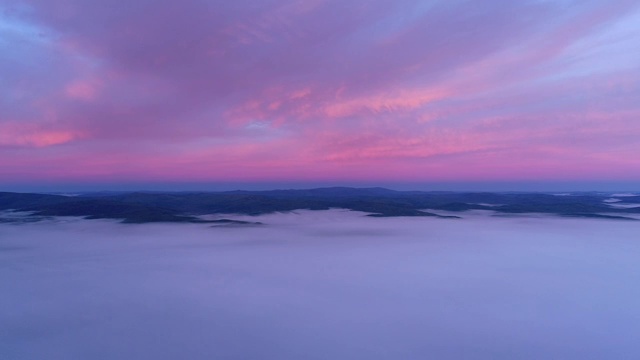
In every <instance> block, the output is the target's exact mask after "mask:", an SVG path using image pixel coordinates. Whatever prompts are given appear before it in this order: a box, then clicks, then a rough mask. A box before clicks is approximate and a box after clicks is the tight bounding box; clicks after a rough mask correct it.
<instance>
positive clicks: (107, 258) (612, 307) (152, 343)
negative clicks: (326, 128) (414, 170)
mask: <svg viewBox="0 0 640 360" xmlns="http://www.w3.org/2000/svg"><path fill="white" fill-rule="evenodd" d="M464 217H465V219H464V220H455V219H452V220H443V219H435V218H424V217H419V218H371V217H366V216H364V214H363V213H358V212H352V211H345V210H331V211H296V212H292V213H288V214H269V215H262V216H259V217H250V216H246V219H250V220H252V221H260V222H263V223H264V224H265V225H264V226H259V227H226V226H216V227H211V225H210V224H144V225H123V224H119V223H117V222H116V221H113V220H82V219H78V218H51V219H48V220H44V221H40V222H37V223H29V224H16V223H4V224H0V288H2V292H3V295H2V296H0V358H3V359H4V358H6V359H15V360H22V359H41V358H47V359H66V360H69V359H72V360H73V359H154V360H160V359H176V358H185V359H360V358H366V359H425V358H434V359H492V360H493V359H581V360H582V359H606V358H609V359H620V358H633V357H637V356H640V350H639V348H638V346H637V341H636V337H635V334H637V333H638V332H639V331H640V325H638V322H637V319H638V317H639V316H640V310H639V309H638V307H637V306H636V299H637V297H638V295H640V290H638V287H637V286H636V285H637V284H638V281H639V280H640V279H639V278H638V275H637V274H640V262H638V261H637V259H638V257H637V254H638V253H640V243H638V242H637V241H636V238H637V233H638V229H639V226H640V225H638V222H633V221H631V222H624V221H610V220H603V219H570V218H554V217H549V216H547V217H544V216H540V217H532V216H518V217H491V216H487V214H482V213H465V216H464ZM234 219H236V220H244V219H245V217H243V216H238V217H235V218H234Z"/></svg>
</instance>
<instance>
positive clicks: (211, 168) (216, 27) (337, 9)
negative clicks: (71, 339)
mask: <svg viewBox="0 0 640 360" xmlns="http://www.w3.org/2000/svg"><path fill="white" fill-rule="evenodd" d="M639 115H640V2H638V1H637V0H579V1H578V0H575V1H574V0H486V1H485V0H483V1H479V0H475V1H463V0H434V1H427V0H347V1H345V0H336V1H331V0H329V1H317V0H300V1H293V0H237V1H214V0H183V1H169V0H128V1H116V0H92V1H85V0H24V1H17V0H0V190H2V189H10V190H11V189H13V190H15V189H27V188H29V189H32V188H33V189H37V188H42V189H44V188H47V189H54V188H56V187H58V188H60V189H62V188H65V189H66V188H73V187H74V186H75V187H78V188H81V187H84V188H87V187H96V188H104V189H109V188H118V189H119V188H126V187H127V186H128V187H138V188H145V187H146V188H153V187H158V186H164V188H172V189H185V188H189V187H194V186H195V187H197V186H204V185H203V184H208V185H207V186H212V187H215V184H226V185H224V186H230V187H234V186H236V187H238V188H241V187H243V186H244V187H247V186H249V185H248V184H253V185H252V186H263V187H265V186H271V185H270V184H274V185H273V186H275V187H277V184H289V185H291V186H292V187H293V186H296V187H304V186H306V185H312V184H313V185H318V184H348V185H359V184H360V185H370V184H371V185H376V184H383V185H389V186H390V187H393V186H394V184H395V185H396V186H397V187H411V186H414V187H417V186H418V185H419V184H421V186H422V187H423V188H429V184H440V185H438V186H440V188H439V189H446V188H447V184H451V185H450V186H449V187H450V188H451V189H455V188H456V186H458V185H455V184H489V185H487V186H488V187H491V188H499V187H500V186H501V185H500V184H510V185H509V186H508V187H510V188H509V190H513V189H515V188H518V185H517V184H522V186H521V187H522V188H529V187H532V186H533V188H535V187H536V185H535V184H556V185H554V186H555V187H559V185H558V184H562V187H564V188H571V187H572V186H574V187H575V188H580V189H583V190H584V189H594V190H596V189H599V188H602V189H605V188H615V187H617V188H620V187H625V188H634V187H635V189H636V190H637V189H640V156H638V154H640V119H639ZM159 184H162V185H159ZM187 184H190V185H187ZM193 184H196V185H193ZM256 184H258V185H256ZM260 184H262V185H260ZM513 184H516V185H513ZM527 184H528V185H527ZM531 184H533V185H531ZM636 185H637V186H636ZM465 186H467V185H465ZM469 186H471V185H468V187H469ZM473 186H475V185H473ZM473 186H471V187H473ZM545 186H546V185H540V186H539V187H541V188H544V187H545ZM462 187H464V186H462ZM550 187H553V186H550Z"/></svg>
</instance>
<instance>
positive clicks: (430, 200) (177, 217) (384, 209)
mask: <svg viewBox="0 0 640 360" xmlns="http://www.w3.org/2000/svg"><path fill="white" fill-rule="evenodd" d="M611 196H612V195H611V194H607V193H602V194H598V193H576V194H573V195H571V196H557V195H552V194H541V193H491V192H482V193H474V192H466V193H465V192H423V191H396V190H390V189H385V188H378V187H373V188H349V187H330V188H316V189H303V190H266V191H245V190H237V191H225V192H130V193H124V192H116V193H104V192H103V193H98V194H91V193H85V194H80V195H78V196H64V195H51V194H34V193H9V192H0V210H18V211H30V212H33V213H34V214H35V215H40V216H85V217H88V218H94V219H97V218H107V219H122V220H123V221H124V222H129V223H147V222H203V220H202V219H200V218H199V217H198V216H199V215H204V214H233V213H236V214H247V215H259V214H265V213H271V212H286V211H293V210H298V209H309V210H327V209H330V208H343V209H350V210H355V211H362V212H367V213H370V216H376V217H390V216H431V217H443V218H446V217H456V216H450V215H446V216H445V215H439V214H436V213H433V212H431V210H433V211H447V212H462V211H466V210H491V211H495V212H497V213H505V214H518V213H546V214H555V215H561V216H572V217H602V218H620V219H632V218H629V217H628V216H625V215H629V214H640V196H628V195H627V196H625V197H623V198H622V197H621V198H620V199H616V200H617V201H618V202H616V204H627V205H629V204H630V206H634V204H638V207H628V208H620V207H613V206H611V205H610V204H609V203H606V202H605V200H607V199H610V198H611Z"/></svg>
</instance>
